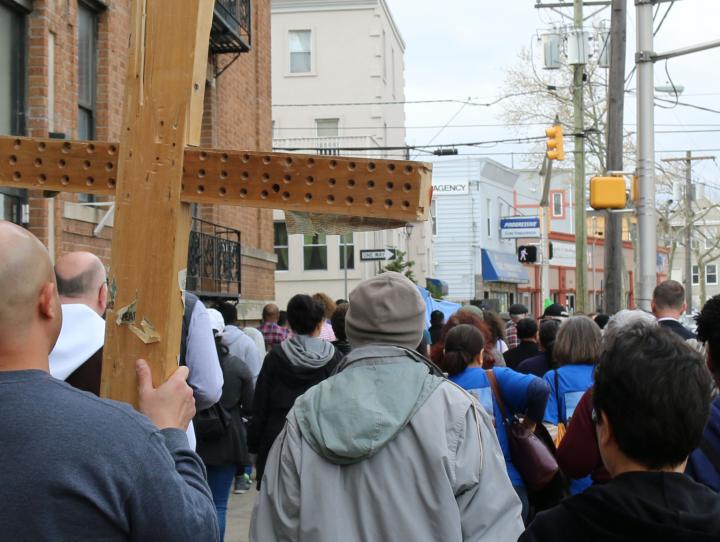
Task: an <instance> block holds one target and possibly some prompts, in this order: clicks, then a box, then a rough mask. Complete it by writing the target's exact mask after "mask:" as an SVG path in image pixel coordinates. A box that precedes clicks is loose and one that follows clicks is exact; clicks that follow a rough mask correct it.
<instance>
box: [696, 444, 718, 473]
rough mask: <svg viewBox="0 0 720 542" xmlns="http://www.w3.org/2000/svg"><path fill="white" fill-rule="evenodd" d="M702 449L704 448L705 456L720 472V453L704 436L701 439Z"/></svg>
mask: <svg viewBox="0 0 720 542" xmlns="http://www.w3.org/2000/svg"><path fill="white" fill-rule="evenodd" d="M700 450H702V453H703V454H705V457H707V458H708V459H709V460H710V463H712V465H713V467H715V470H717V471H718V472H720V453H718V452H717V450H715V449H714V448H713V447H712V445H711V444H710V442H708V440H707V439H706V438H704V437H703V439H702V440H701V441H700Z"/></svg>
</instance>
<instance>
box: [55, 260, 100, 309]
mask: <svg viewBox="0 0 720 542" xmlns="http://www.w3.org/2000/svg"><path fill="white" fill-rule="evenodd" d="M55 277H56V279H57V285H58V292H59V294H60V300H61V301H62V302H63V303H82V304H85V305H87V306H88V307H90V308H91V309H92V310H94V311H95V312H97V313H98V314H99V315H101V316H102V315H103V314H105V308H106V307H107V285H106V281H107V273H106V271H105V266H104V265H103V263H102V261H100V258H98V257H97V256H95V254H92V253H91V252H70V253H68V254H65V255H63V256H61V257H60V258H58V260H57V261H56V262H55Z"/></svg>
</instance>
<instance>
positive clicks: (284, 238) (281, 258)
mask: <svg viewBox="0 0 720 542" xmlns="http://www.w3.org/2000/svg"><path fill="white" fill-rule="evenodd" d="M273 248H274V249H275V256H277V266H276V267H275V270H276V271H287V270H288V233H287V226H286V225H285V222H273Z"/></svg>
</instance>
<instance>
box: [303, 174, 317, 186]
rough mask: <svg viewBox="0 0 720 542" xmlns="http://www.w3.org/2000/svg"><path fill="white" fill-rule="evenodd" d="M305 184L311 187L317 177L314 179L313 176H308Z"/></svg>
mask: <svg viewBox="0 0 720 542" xmlns="http://www.w3.org/2000/svg"><path fill="white" fill-rule="evenodd" d="M305 182H306V183H307V184H308V185H311V184H312V183H314V182H315V177H313V176H312V175H308V177H307V178H306V179H305Z"/></svg>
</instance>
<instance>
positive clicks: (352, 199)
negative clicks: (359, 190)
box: [345, 196, 355, 205]
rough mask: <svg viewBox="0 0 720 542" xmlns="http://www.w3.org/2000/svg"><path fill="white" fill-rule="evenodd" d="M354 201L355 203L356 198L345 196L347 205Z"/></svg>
mask: <svg viewBox="0 0 720 542" xmlns="http://www.w3.org/2000/svg"><path fill="white" fill-rule="evenodd" d="M353 203H355V198H353V197H352V196H348V197H346V198H345V205H352V204H353Z"/></svg>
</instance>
